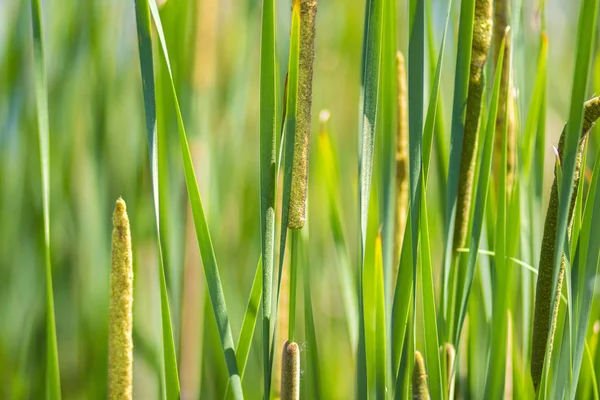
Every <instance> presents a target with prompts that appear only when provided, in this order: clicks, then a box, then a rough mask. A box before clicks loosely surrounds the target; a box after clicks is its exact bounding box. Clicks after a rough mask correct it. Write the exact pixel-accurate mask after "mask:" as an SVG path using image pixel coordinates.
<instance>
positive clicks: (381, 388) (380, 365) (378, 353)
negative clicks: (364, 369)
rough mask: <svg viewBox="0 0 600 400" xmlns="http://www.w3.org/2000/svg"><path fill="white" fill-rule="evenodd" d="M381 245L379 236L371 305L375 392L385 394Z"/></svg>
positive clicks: (378, 396)
mask: <svg viewBox="0 0 600 400" xmlns="http://www.w3.org/2000/svg"><path fill="white" fill-rule="evenodd" d="M382 247H383V245H382V240H381V236H380V235H378V236H377V238H376V240H375V263H374V265H373V267H374V268H373V271H372V272H373V300H374V302H373V305H374V308H375V309H374V311H375V336H376V337H375V394H376V398H378V399H383V398H385V396H386V349H387V346H386V338H387V330H386V324H385V319H386V316H385V293H384V284H383V248H382Z"/></svg>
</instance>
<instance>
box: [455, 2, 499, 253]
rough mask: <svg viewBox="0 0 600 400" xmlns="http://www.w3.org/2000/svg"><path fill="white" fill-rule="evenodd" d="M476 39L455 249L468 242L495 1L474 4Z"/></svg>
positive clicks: (458, 198)
mask: <svg viewBox="0 0 600 400" xmlns="http://www.w3.org/2000/svg"><path fill="white" fill-rule="evenodd" d="M474 15H475V17H474V21H473V40H472V44H471V67H470V72H469V92H468V96H467V106H466V107H467V108H466V117H465V126H464V133H463V146H462V154H461V160H460V175H459V180H458V195H457V196H458V197H457V200H456V221H455V225H454V248H455V249H457V248H459V247H464V245H465V243H466V239H467V230H468V223H469V221H468V219H469V211H470V209H471V196H472V191H473V178H474V176H475V159H476V156H477V143H478V140H477V132H478V127H479V116H480V114H481V103H482V94H483V88H484V86H485V84H484V78H483V70H484V67H485V63H486V61H487V54H488V50H489V48H490V44H491V41H492V0H477V1H476V2H475V14H474Z"/></svg>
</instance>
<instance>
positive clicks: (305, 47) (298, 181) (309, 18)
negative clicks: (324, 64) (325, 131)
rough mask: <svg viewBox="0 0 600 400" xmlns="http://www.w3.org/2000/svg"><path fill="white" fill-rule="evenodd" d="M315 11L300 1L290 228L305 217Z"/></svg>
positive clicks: (307, 0)
mask: <svg viewBox="0 0 600 400" xmlns="http://www.w3.org/2000/svg"><path fill="white" fill-rule="evenodd" d="M296 1H298V0H296ZM316 14H317V2H316V0H300V49H299V50H300V52H299V55H298V100H297V105H296V134H295V138H294V159H293V166H292V183H291V189H290V204H289V219H288V228H290V229H300V228H302V227H303V226H304V221H305V218H306V215H305V214H306V195H307V192H308V144H309V141H310V123H311V105H312V79H313V61H314V58H315V19H316Z"/></svg>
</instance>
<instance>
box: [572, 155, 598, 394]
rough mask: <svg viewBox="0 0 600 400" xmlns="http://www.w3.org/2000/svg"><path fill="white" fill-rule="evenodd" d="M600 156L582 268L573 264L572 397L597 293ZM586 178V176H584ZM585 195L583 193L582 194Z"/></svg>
mask: <svg viewBox="0 0 600 400" xmlns="http://www.w3.org/2000/svg"><path fill="white" fill-rule="evenodd" d="M599 179H600V156H596V162H595V167H594V172H593V176H592V182H591V184H590V188H589V191H588V196H587V200H586V205H585V211H584V216H583V227H582V230H581V237H580V238H579V256H580V257H579V268H576V266H575V265H574V266H573V270H572V273H573V278H572V281H573V282H574V290H573V293H574V298H573V302H574V316H573V320H574V321H576V322H575V326H574V335H573V336H574V354H573V380H572V383H571V390H570V392H571V395H572V396H571V398H574V397H575V393H576V389H577V384H578V381H579V374H580V371H581V364H582V359H583V353H584V349H585V345H586V334H587V328H588V322H589V319H590V311H591V307H592V299H593V297H594V281H595V279H596V277H597V275H598V258H599V255H600V190H599V189H598V180H599ZM582 181H583V179H582ZM581 196H582V197H583V193H582V194H581Z"/></svg>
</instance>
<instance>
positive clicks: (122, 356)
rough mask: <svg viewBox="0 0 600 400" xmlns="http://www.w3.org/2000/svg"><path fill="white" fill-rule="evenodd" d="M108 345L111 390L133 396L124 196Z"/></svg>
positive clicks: (112, 394)
mask: <svg viewBox="0 0 600 400" xmlns="http://www.w3.org/2000/svg"><path fill="white" fill-rule="evenodd" d="M113 225H114V229H113V233H112V267H111V271H110V312H109V333H108V337H109V339H108V340H109V345H108V393H109V398H110V399H111V400H112V399H114V400H117V399H120V400H122V399H131V398H132V389H133V340H132V326H133V324H132V305H133V268H132V253H131V235H130V232H129V217H128V216H127V210H126V207H125V202H124V201H123V199H121V198H119V200H117V205H116V207H115V211H114V214H113Z"/></svg>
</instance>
